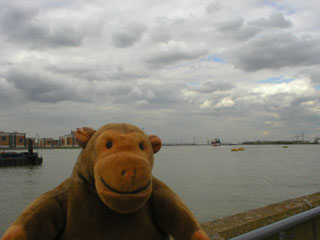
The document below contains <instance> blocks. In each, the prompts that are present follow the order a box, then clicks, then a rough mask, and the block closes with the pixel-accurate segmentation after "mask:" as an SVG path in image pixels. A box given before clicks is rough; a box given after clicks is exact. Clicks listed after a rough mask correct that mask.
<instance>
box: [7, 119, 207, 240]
mask: <svg viewBox="0 0 320 240" xmlns="http://www.w3.org/2000/svg"><path fill="white" fill-rule="evenodd" d="M76 139H77V140H78V143H79V145H80V146H81V147H82V148H83V150H82V152H81V154H80V156H79V158H78V161H77V163H76V164H75V167H74V170H73V173H72V175H71V177H70V178H68V179H67V180H65V181H64V182H63V183H61V184H60V185H59V186H58V187H56V188H55V189H53V190H51V191H49V192H47V193H44V194H43V195H41V196H40V197H39V198H37V199H36V200H35V201H34V202H32V203H31V204H30V205H29V206H28V207H27V208H26V209H25V210H24V211H23V213H22V215H21V216H19V217H18V219H17V220H16V221H15V222H14V223H13V224H12V225H11V226H10V228H9V229H8V230H7V232H6V233H5V235H4V236H3V237H2V240H73V239H76V240H82V239H83V240H127V239H132V240H153V239H154V240H162V239H169V237H168V236H169V235H172V236H173V237H174V239H177V240H179V239H180V240H209V237H208V236H207V235H206V233H205V232H204V231H203V230H202V229H201V227H200V225H199V223H198V222H197V220H196V219H195V217H194V216H193V215H192V213H191V212H190V211H189V209H188V208H187V207H186V206H185V205H184V204H183V202H182V201H181V200H180V198H179V197H178V196H177V195H176V194H175V193H174V192H173V191H172V190H171V189H170V188H169V187H168V186H166V185H165V184H164V183H162V182H161V181H159V180H158V179H156V178H155V177H153V176H152V167H153V154H154V153H156V152H158V151H159V150H160V148H161V140H160V138H158V137H157V136H147V135H146V134H145V133H144V132H143V131H142V130H140V129H139V128H137V127H135V126H133V125H130V124H108V125H104V126H103V127H101V128H100V129H99V130H98V131H95V130H93V129H91V128H80V129H77V132H76Z"/></svg>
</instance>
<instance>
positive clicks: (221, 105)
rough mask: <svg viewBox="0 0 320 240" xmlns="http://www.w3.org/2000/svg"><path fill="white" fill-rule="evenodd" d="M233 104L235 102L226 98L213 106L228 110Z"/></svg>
mask: <svg viewBox="0 0 320 240" xmlns="http://www.w3.org/2000/svg"><path fill="white" fill-rule="evenodd" d="M234 104H235V102H234V101H233V100H232V99H231V98H230V97H226V98H223V99H221V100H219V102H218V103H217V104H216V105H215V107H216V108H228V107H232V106H233V105H234Z"/></svg>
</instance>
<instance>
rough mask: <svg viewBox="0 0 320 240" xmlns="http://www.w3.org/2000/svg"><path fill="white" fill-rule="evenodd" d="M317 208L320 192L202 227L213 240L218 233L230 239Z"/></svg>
mask: <svg viewBox="0 0 320 240" xmlns="http://www.w3.org/2000/svg"><path fill="white" fill-rule="evenodd" d="M317 206H320V192H318V193H314V194H311V195H307V196H303V197H300V198H295V199H290V200H287V201H283V202H279V203H275V204H272V205H269V206H266V207H262V208H258V209H253V210H249V211H247V212H243V213H240V214H236V215H233V216H230V217H225V218H222V219H219V220H215V221H212V222H207V223H203V224H201V225H202V227H203V229H204V230H205V231H206V232H207V233H208V235H209V236H211V238H212V239H218V238H217V237H216V233H218V234H219V235H220V236H222V237H223V238H225V239H229V238H232V237H236V236H238V235H241V234H244V233H246V232H249V231H252V230H255V229H257V228H260V227H263V226H265V225H268V224H271V223H274V222H277V221H279V220H282V219H285V218H287V217H290V216H293V215H295V214H298V213H301V212H304V211H306V210H309V209H311V208H314V207H317Z"/></svg>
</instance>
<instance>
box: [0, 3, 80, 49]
mask: <svg viewBox="0 0 320 240" xmlns="http://www.w3.org/2000/svg"><path fill="white" fill-rule="evenodd" d="M39 13H40V10H39V9H38V8H37V7H35V6H31V5H21V6H17V5H11V6H8V7H7V8H6V9H5V10H3V11H2V12H1V13H0V22H1V23H0V24H1V25H0V27H1V28H2V30H3V32H4V33H5V34H6V36H7V38H8V39H10V40H11V41H15V42H19V43H21V44H23V45H26V46H29V47H31V48H45V47H61V46H79V45H80V44H81V42H82V40H83V39H84V37H85V34H84V33H83V32H82V31H80V29H76V28H75V27H72V26H70V25H68V23H66V22H64V23H63V25H58V24H56V25H50V24H48V23H46V22H45V20H46V19H43V18H40V15H39Z"/></svg>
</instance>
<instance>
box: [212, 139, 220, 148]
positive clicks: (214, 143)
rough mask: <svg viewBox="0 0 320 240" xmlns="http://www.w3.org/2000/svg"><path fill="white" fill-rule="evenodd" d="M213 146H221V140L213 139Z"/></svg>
mask: <svg viewBox="0 0 320 240" xmlns="http://www.w3.org/2000/svg"><path fill="white" fill-rule="evenodd" d="M211 146H214V147H217V146H221V140H220V139H219V138H216V139H213V140H212V141H211Z"/></svg>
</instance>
